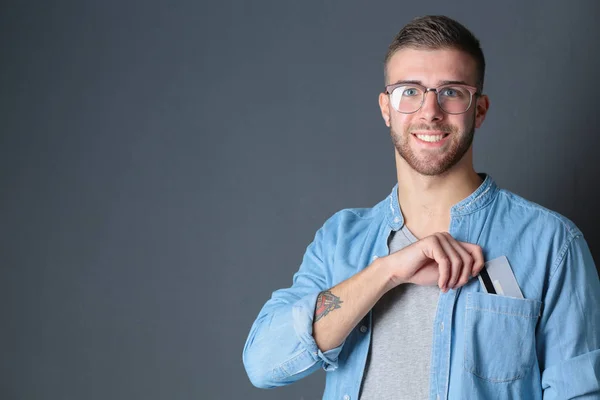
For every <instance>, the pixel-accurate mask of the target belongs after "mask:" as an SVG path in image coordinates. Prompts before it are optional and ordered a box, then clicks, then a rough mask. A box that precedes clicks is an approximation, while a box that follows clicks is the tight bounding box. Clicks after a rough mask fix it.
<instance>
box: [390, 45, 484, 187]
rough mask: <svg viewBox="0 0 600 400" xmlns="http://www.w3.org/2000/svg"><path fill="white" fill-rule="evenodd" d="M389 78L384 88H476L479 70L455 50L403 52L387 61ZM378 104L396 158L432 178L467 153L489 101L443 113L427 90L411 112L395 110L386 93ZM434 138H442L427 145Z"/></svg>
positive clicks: (481, 98) (479, 99)
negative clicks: (397, 85) (459, 84)
mask: <svg viewBox="0 0 600 400" xmlns="http://www.w3.org/2000/svg"><path fill="white" fill-rule="evenodd" d="M387 76H388V82H387V83H388V84H393V83H396V82H399V81H414V82H417V83H420V84H421V85H423V86H425V87H428V88H435V87H437V86H439V85H441V84H443V83H445V82H448V81H454V82H464V83H465V84H467V85H470V86H476V82H477V69H476V64H475V60H474V59H473V58H472V57H471V56H470V55H468V54H467V53H464V52H462V51H459V50H454V49H439V50H416V49H410V48H405V49H402V50H399V51H397V52H396V53H395V54H394V55H393V56H392V57H391V59H390V60H389V62H388V64H387ZM379 105H380V107H381V114H382V116H383V118H384V120H385V122H386V125H387V126H388V127H390V134H391V137H392V141H393V143H394V146H395V147H396V151H397V152H398V154H399V155H400V156H401V157H402V158H403V159H404V160H406V162H407V163H408V164H409V165H410V167H411V168H412V169H413V170H415V171H417V172H418V173H420V174H422V175H429V176H432V175H440V174H443V173H444V172H446V171H448V170H450V169H451V168H452V167H453V166H455V165H456V164H457V163H458V162H459V161H460V160H461V159H462V158H463V156H464V155H465V154H466V153H467V151H469V149H470V147H471V144H472V143H473V135H474V133H475V128H479V127H480V126H481V124H482V123H483V120H484V119H485V113H486V111H487V109H488V107H489V100H488V99H487V96H478V97H476V96H473V101H472V103H471V107H470V108H469V109H468V110H467V112H465V113H463V114H458V115H452V114H447V113H445V112H444V111H442V110H441V109H440V107H439V105H438V103H437V98H436V94H435V92H428V93H427V94H426V96H425V101H424V102H423V105H422V107H421V108H420V109H419V110H418V111H417V112H415V113H412V114H403V113H400V112H398V111H396V110H395V109H394V108H392V106H391V104H390V96H389V95H386V94H384V93H382V94H380V96H379ZM422 135H427V136H429V138H427V137H422ZM437 135H444V138H443V139H442V140H441V141H439V142H435V143H432V142H428V141H426V140H427V139H429V140H433V139H434V138H435V136H437ZM419 136H421V137H422V139H423V140H422V139H419Z"/></svg>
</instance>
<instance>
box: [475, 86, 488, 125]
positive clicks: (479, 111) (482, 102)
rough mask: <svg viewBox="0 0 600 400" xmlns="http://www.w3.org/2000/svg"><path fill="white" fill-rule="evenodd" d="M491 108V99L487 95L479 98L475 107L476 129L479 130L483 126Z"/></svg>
mask: <svg viewBox="0 0 600 400" xmlns="http://www.w3.org/2000/svg"><path fill="white" fill-rule="evenodd" d="M489 108H490V99H489V98H488V96H487V95H485V94H483V95H481V96H479V97H477V103H476V105H475V128H479V127H480V126H481V125H482V124H483V121H484V120H485V116H486V115H487V112H488V110H489Z"/></svg>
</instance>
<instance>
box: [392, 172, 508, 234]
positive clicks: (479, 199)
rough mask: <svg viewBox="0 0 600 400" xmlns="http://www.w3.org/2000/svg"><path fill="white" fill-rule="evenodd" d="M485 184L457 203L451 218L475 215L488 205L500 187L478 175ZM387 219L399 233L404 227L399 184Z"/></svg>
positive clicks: (489, 178) (395, 188) (393, 192)
mask: <svg viewBox="0 0 600 400" xmlns="http://www.w3.org/2000/svg"><path fill="white" fill-rule="evenodd" d="M478 175H479V176H480V177H481V178H482V179H483V182H482V183H481V185H479V187H478V188H477V190H475V191H474V192H473V193H471V195H470V196H469V197H467V198H466V199H463V200H461V201H460V202H458V203H456V204H455V205H453V206H452V208H451V209H450V216H452V217H453V216H458V215H466V214H470V213H473V212H475V211H477V210H479V209H481V208H483V207H485V206H486V205H488V204H489V203H490V202H491V201H492V200H493V199H494V197H495V196H496V193H497V191H498V186H497V185H496V182H495V181H494V179H492V177H491V176H490V175H488V174H486V173H479V174H478ZM387 203H388V204H387V206H386V217H387V220H388V223H389V225H390V227H391V228H392V229H393V230H395V231H397V230H398V229H400V228H402V226H403V225H404V216H403V215H402V212H401V211H400V203H399V202H398V184H397V183H396V185H395V186H394V188H393V189H392V193H390V195H389V196H388V198H387Z"/></svg>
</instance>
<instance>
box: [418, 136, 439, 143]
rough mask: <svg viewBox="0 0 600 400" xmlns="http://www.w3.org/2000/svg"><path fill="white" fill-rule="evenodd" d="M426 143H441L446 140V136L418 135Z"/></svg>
mask: <svg viewBox="0 0 600 400" xmlns="http://www.w3.org/2000/svg"><path fill="white" fill-rule="evenodd" d="M416 136H417V137H418V138H419V139H421V140H422V141H424V142H439V141H440V140H442V139H443V138H444V135H416Z"/></svg>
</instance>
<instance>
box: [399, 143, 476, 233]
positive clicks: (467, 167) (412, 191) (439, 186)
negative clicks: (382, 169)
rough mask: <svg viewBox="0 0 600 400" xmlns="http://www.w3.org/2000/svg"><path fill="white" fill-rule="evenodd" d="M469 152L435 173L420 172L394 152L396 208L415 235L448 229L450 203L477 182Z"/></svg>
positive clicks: (461, 196)
mask: <svg viewBox="0 0 600 400" xmlns="http://www.w3.org/2000/svg"><path fill="white" fill-rule="evenodd" d="M470 152H471V151H470V150H469V151H468V153H469V154H465V157H463V159H462V160H461V161H460V162H459V163H457V164H456V165H455V166H454V167H452V168H451V169H450V170H448V171H446V172H445V173H444V174H441V175H436V176H426V175H421V174H420V173H418V172H416V171H415V170H413V169H412V168H411V167H410V166H409V165H408V164H407V163H406V161H404V159H402V158H401V157H400V156H399V155H398V154H397V153H396V167H397V176H398V201H399V203H400V209H401V210H402V215H403V217H404V223H405V224H406V225H407V227H408V228H409V230H411V231H412V233H413V234H414V235H415V236H417V237H418V238H421V237H424V236H428V235H430V234H432V233H434V232H441V231H448V228H449V224H450V209H451V208H452V206H453V205H455V204H457V203H459V202H460V201H461V200H464V199H465V198H467V197H469V196H470V195H471V194H472V193H473V192H474V191H475V190H477V188H478V187H479V186H480V185H481V183H482V179H481V177H480V176H479V175H478V174H477V173H476V172H475V170H474V169H473V163H472V158H470V157H469V156H470Z"/></svg>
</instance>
